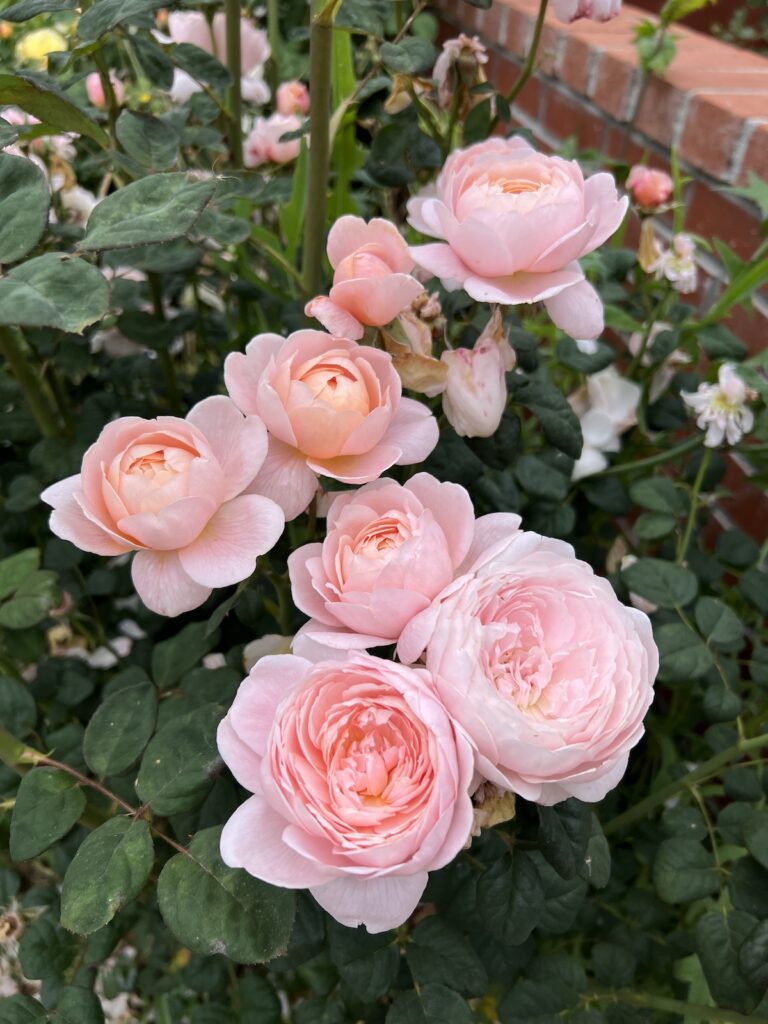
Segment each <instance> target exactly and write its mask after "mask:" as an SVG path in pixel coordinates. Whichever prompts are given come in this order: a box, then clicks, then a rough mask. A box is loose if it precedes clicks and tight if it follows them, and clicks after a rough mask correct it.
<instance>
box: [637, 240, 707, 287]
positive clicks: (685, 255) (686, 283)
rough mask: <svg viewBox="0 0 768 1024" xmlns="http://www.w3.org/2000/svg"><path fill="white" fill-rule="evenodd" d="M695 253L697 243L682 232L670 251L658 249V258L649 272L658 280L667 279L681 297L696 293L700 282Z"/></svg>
mask: <svg viewBox="0 0 768 1024" xmlns="http://www.w3.org/2000/svg"><path fill="white" fill-rule="evenodd" d="M695 251H696V243H695V242H694V241H693V239H692V238H691V236H690V235H686V234H683V233H682V232H681V233H680V234H677V235H675V236H674V237H673V239H672V245H671V247H670V248H669V249H661V248H660V247H659V248H658V256H657V258H656V259H655V260H653V262H651V263H649V264H648V266H647V270H648V272H649V273H655V274H656V278H657V280H660V279H661V278H662V277H666V279H667V280H668V281H669V282H670V284H671V285H672V286H673V287H674V289H675V291H678V292H680V294H681V295H687V294H689V293H690V292H695V291H696V285H697V283H698V280H699V272H698V268H697V266H696V260H695V258H694V257H695Z"/></svg>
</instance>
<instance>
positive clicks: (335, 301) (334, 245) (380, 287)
mask: <svg viewBox="0 0 768 1024" xmlns="http://www.w3.org/2000/svg"><path fill="white" fill-rule="evenodd" d="M328 259H329V261H330V264H331V266H332V267H333V269H334V275H333V287H332V288H331V293H330V295H328V296H325V295H318V296H317V297H316V298H314V299H312V300H310V301H309V302H308V303H307V305H306V306H305V308H304V312H305V313H306V314H307V316H313V317H315V319H316V320H319V321H320V323H321V324H322V325H323V327H325V328H326V329H327V330H329V331H333V333H334V334H341V335H343V336H344V337H345V338H353V339H354V340H355V341H356V340H357V339H358V338H362V336H363V334H364V333H365V326H364V325H368V326H370V327H383V326H384V325H385V324H388V323H389V322H390V321H391V320H394V318H395V317H396V316H397V314H398V313H401V312H402V311H403V310H404V309H407V308H408V307H409V306H410V304H411V302H413V300H414V299H415V298H416V296H417V295H420V294H421V292H423V290H424V286H423V285H421V284H420V283H419V282H418V281H417V280H416V278H415V277H411V274H410V272H411V271H412V270H413V257H412V256H411V254H410V252H409V251H408V246H407V244H406V242H405V240H404V238H403V237H402V235H401V234H400V232H399V231H398V230H397V228H396V227H395V225H394V224H391V223H390V222H389V221H388V220H383V219H382V218H381V217H374V219H373V220H372V221H370V222H369V223H368V224H366V223H365V221H364V220H363V219H362V217H352V216H351V215H349V214H347V215H346V216H344V217H340V218H339V219H338V220H337V221H336V223H335V224H334V225H333V227H332V228H331V230H330V232H329V233H328Z"/></svg>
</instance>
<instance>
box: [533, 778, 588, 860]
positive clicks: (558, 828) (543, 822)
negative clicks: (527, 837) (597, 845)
mask: <svg viewBox="0 0 768 1024" xmlns="http://www.w3.org/2000/svg"><path fill="white" fill-rule="evenodd" d="M536 810H537V812H538V815H539V842H540V844H541V852H542V854H543V855H544V859H545V860H546V861H547V862H548V863H549V864H551V865H552V867H553V868H554V869H555V871H557V873H558V874H559V875H560V876H561V877H562V878H575V877H576V874H577V872H578V869H579V868H580V867H581V865H582V864H583V861H584V854H585V853H586V850H587V844H588V842H589V836H590V833H591V831H592V812H591V811H590V809H589V807H588V806H587V804H583V803H582V802H581V801H580V800H576V799H574V798H573V797H571V798H570V799H568V800H563V801H562V802H561V803H559V804H556V805H555V806H554V807H537V808H536Z"/></svg>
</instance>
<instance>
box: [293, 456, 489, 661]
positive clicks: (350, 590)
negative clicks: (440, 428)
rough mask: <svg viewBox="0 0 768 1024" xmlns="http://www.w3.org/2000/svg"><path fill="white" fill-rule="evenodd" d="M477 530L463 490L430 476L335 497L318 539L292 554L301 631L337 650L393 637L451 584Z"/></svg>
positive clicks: (379, 484) (372, 644) (375, 484)
mask: <svg viewBox="0 0 768 1024" xmlns="http://www.w3.org/2000/svg"><path fill="white" fill-rule="evenodd" d="M474 529H475V514H474V510H473V508H472V502H471V500H470V497H469V495H468V494H467V492H466V491H465V489H464V488H463V487H460V486H459V485H458V484H451V483H440V481H439V480H436V479H435V478H434V477H433V476H430V475H429V474H428V473H417V474H416V476H414V477H411V479H410V480H409V481H408V483H407V484H405V486H401V485H400V484H398V483H396V482H395V481H394V480H376V481H374V482H373V483H370V484H367V485H366V486H365V487H361V488H360V490H358V491H353V492H347V493H341V494H339V495H338V496H337V497H336V498H335V499H334V501H333V503H332V504H331V507H330V509H329V510H328V522H327V530H328V532H327V536H326V538H325V540H324V541H323V543H322V544H305V545H304V546H303V547H300V548H299V549H298V550H297V551H294V552H293V554H292V555H291V556H290V557H289V559H288V570H289V572H290V575H291V590H292V592H293V600H294V603H295V604H296V606H297V607H298V608H300V609H301V610H302V611H303V612H305V613H306V614H307V615H309V616H311V620H310V622H309V623H307V625H306V626H304V627H302V630H301V635H304V634H308V635H309V636H310V637H311V638H312V639H314V640H318V641H320V642H326V643H329V645H330V646H333V647H341V648H352V647H375V646H377V645H382V644H391V643H394V641H396V640H397V638H398V637H399V636H400V633H401V632H402V630H403V628H404V627H405V626H406V625H407V623H408V622H409V621H410V620H411V619H412V618H413V616H414V615H416V614H417V613H418V612H420V611H423V610H424V609H425V608H426V607H427V606H428V605H429V604H430V603H431V601H432V599H433V598H434V597H436V596H437V595H438V594H439V593H440V591H441V590H442V589H443V587H445V586H447V584H449V583H450V582H451V580H452V579H453V577H454V575H455V573H456V571H457V569H458V567H459V566H460V565H461V563H462V561H463V560H464V557H465V556H466V554H467V551H468V550H469V546H470V544H471V542H472V536H473V534H474ZM336 634H338V635H336ZM297 640H298V638H297ZM294 650H295V651H296V653H297V654H301V653H303V651H302V648H301V645H300V642H299V643H298V645H294Z"/></svg>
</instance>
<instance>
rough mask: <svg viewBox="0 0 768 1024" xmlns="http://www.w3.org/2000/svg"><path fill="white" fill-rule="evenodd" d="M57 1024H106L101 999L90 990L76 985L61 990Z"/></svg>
mask: <svg viewBox="0 0 768 1024" xmlns="http://www.w3.org/2000/svg"><path fill="white" fill-rule="evenodd" d="M56 1024H104V1011H103V1010H102V1008H101V1002H100V1001H99V997H98V996H97V995H96V994H95V993H94V992H91V991H90V989H87V988H80V987H79V986H75V985H70V986H67V987H66V988H63V989H61V991H60V993H59V998H58V1001H57V1003H56Z"/></svg>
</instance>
